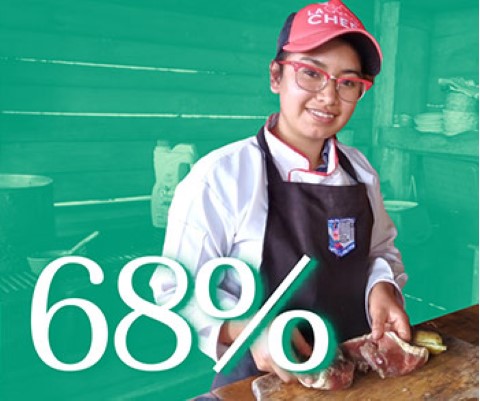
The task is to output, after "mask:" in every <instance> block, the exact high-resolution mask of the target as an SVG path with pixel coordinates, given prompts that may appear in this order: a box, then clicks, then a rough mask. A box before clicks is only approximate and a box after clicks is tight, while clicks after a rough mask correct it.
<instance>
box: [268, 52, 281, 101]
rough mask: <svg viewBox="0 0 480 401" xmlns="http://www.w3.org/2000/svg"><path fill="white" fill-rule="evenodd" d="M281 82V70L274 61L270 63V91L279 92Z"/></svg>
mask: <svg viewBox="0 0 480 401" xmlns="http://www.w3.org/2000/svg"><path fill="white" fill-rule="evenodd" d="M281 80H282V69H281V67H280V64H278V63H277V62H276V61H275V60H273V61H272V62H271V63H270V90H271V91H272V92H273V93H277V94H278V93H279V92H280V81H281Z"/></svg>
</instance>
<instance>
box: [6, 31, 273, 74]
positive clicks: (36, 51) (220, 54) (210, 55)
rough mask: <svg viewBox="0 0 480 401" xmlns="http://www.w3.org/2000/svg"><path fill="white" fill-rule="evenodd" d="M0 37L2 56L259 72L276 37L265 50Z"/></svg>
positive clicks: (41, 35) (20, 34)
mask: <svg viewBox="0 0 480 401" xmlns="http://www.w3.org/2000/svg"><path fill="white" fill-rule="evenodd" d="M0 40H1V43H2V54H1V56H2V58H1V59H2V60H5V59H7V60H9V59H12V58H13V59H15V58H25V59H38V60H60V61H62V60H63V61H67V62H85V63H87V62H88V63H92V64H95V63H97V64H111V65H114V66H117V68H121V67H122V66H123V67H124V68H127V67H129V66H131V67H139V68H141V67H144V68H152V69H154V68H158V69H161V68H164V69H178V70H187V71H188V70H190V71H191V70H194V71H199V73H202V72H203V73H218V74H226V73H229V74H230V73H233V74H234V73H238V74H242V73H243V74H258V72H259V69H260V67H261V66H265V70H267V71H268V68H267V67H268V62H269V61H270V58H271V57H273V56H274V52H275V41H273V43H272V44H271V46H270V47H269V48H268V49H267V50H266V51H265V49H260V50H258V51H253V50H250V49H244V48H242V47H238V48H237V49H235V53H234V54H232V49H231V48H229V49H220V50H218V49H215V48H213V47H212V48H211V47H200V46H195V45H181V46H180V45H178V44H176V43H174V42H168V43H158V42H154V41H153V42H142V41H135V40H131V39H128V38H120V37H113V38H109V39H108V40H106V39H105V38H103V37H102V36H101V35H95V36H91V34H89V35H88V36H86V35H85V36H82V35H81V34H74V33H64V34H59V33H56V32H53V33H52V32H35V31H32V32H30V31H24V30H21V29H15V28H10V29H9V28H5V27H3V28H2V29H1V30H0ZM46 44H48V46H47V45H46ZM91 68H92V67H91ZM111 69H113V68H111ZM139 71H141V70H139ZM180 73H181V72H180ZM182 75H185V73H183V74H182Z"/></svg>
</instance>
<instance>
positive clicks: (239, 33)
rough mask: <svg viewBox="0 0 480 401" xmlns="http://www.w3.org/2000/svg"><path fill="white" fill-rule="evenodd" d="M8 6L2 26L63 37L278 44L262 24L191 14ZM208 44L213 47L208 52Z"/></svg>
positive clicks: (73, 5) (97, 6) (87, 4)
mask: <svg viewBox="0 0 480 401" xmlns="http://www.w3.org/2000/svg"><path fill="white" fill-rule="evenodd" d="M3 3H4V4H2V8H3V10H2V13H1V14H0V25H3V26H5V27H14V28H20V29H23V30H26V31H40V32H42V31H43V32H57V33H59V34H62V35H63V34H66V33H85V34H91V32H96V33H97V34H98V35H100V36H101V37H104V38H106V39H107V38H124V39H127V38H128V39H137V40H145V41H152V42H156V43H169V42H170V43H171V41H172V38H174V40H175V44H177V45H183V44H190V45H195V46H199V47H208V48H220V49H232V47H233V48H237V47H238V48H240V47H241V48H244V49H250V50H255V49H265V48H269V47H270V46H271V45H272V43H275V39H276V36H277V33H278V31H277V29H278V28H277V29H276V30H275V31H272V30H271V28H270V29H269V28H268V27H265V26H264V25H263V24H261V25H259V24H254V25H251V26H249V24H248V23H245V22H244V21H241V20H240V21H239V20H231V19H230V20H228V19H221V18H220V17H219V16H217V17H213V18H212V17H208V16H206V17H204V18H202V20H201V21H199V19H198V17H197V16H195V15H189V14H188V9H187V10H179V11H175V12H168V11H164V10H162V9H161V8H160V7H159V8H157V9H149V10H148V12H146V11H145V10H142V9H135V8H132V7H129V6H125V5H117V4H104V3H102V2H94V1H82V2H68V3H65V2H59V1H53V2H49V1H44V2H41V3H38V2H36V1H30V2H27V4H24V3H22V4H21V5H20V4H19V3H18V2H16V1H13V0H10V1H4V2H3ZM25 7H28V10H29V12H28V13H25V12H24V11H25ZM182 11H183V12H182ZM82 16H84V17H85V18H82ZM87 16H88V18H87ZM132 21H143V23H141V24H136V25H135V29H125V27H126V26H130V24H131V23H132ZM149 21H150V23H148V22H149ZM199 31H200V32H201V34H200V35H199ZM219 33H221V34H219ZM207 38H208V42H206V39H207ZM206 43H208V46H205V45H206Z"/></svg>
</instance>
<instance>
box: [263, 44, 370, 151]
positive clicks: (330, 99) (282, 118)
mask: <svg viewBox="0 0 480 401" xmlns="http://www.w3.org/2000/svg"><path fill="white" fill-rule="evenodd" d="M287 60H289V61H298V62H302V63H305V64H309V65H312V66H313V67H318V68H321V69H322V70H324V71H325V72H327V73H328V74H330V75H333V76H335V77H361V76H362V75H361V62H360V58H359V56H358V54H357V52H356V51H355V50H354V49H353V48H352V47H351V46H350V45H349V44H348V43H346V42H344V41H342V40H338V39H334V40H332V41H330V42H327V43H326V44H324V45H322V46H320V47H319V48H317V49H315V50H313V51H310V52H307V53H291V54H289V55H288V57H287ZM282 67H283V68H280V66H279V65H278V64H277V63H276V62H272V64H271V65H270V87H271V90H272V92H274V93H277V94H278V95H279V96H280V115H279V120H278V125H277V127H276V130H277V134H278V135H279V136H280V138H281V139H283V140H284V141H285V142H287V143H288V144H290V145H291V146H294V147H297V148H298V149H300V150H303V149H305V147H306V149H309V148H310V147H311V146H315V145H317V146H320V147H321V146H323V142H324V140H325V139H327V138H330V137H332V136H334V135H335V134H336V133H337V132H338V131H340V130H341V129H342V128H343V127H344V126H345V124H346V123H347V122H348V120H349V119H350V117H351V115H352V113H353V111H354V110H355V107H356V103H348V102H345V101H344V100H342V99H340V97H339V96H338V93H337V91H336V88H335V86H336V83H335V82H334V81H330V82H329V83H328V84H327V86H326V87H325V88H324V89H323V90H322V91H321V92H318V93H311V92H307V91H306V90H304V89H302V88H300V87H298V85H297V83H296V81H295V70H294V68H293V66H291V65H283V66H282ZM282 70H283V71H282Z"/></svg>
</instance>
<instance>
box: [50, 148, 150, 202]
mask: <svg viewBox="0 0 480 401" xmlns="http://www.w3.org/2000/svg"><path fill="white" fill-rule="evenodd" d="M151 160H152V162H151V164H152V167H151V169H148V170H118V171H113V172H97V171H94V172H90V171H79V172H78V173H71V174H67V173H54V174H51V173H49V174H48V176H49V177H51V178H52V179H53V189H54V201H55V202H64V201H82V200H92V199H111V198H124V197H132V196H140V195H150V193H151V191H152V188H153V184H154V182H155V177H154V171H153V157H152V159H151ZM105 183H108V185H105Z"/></svg>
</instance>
